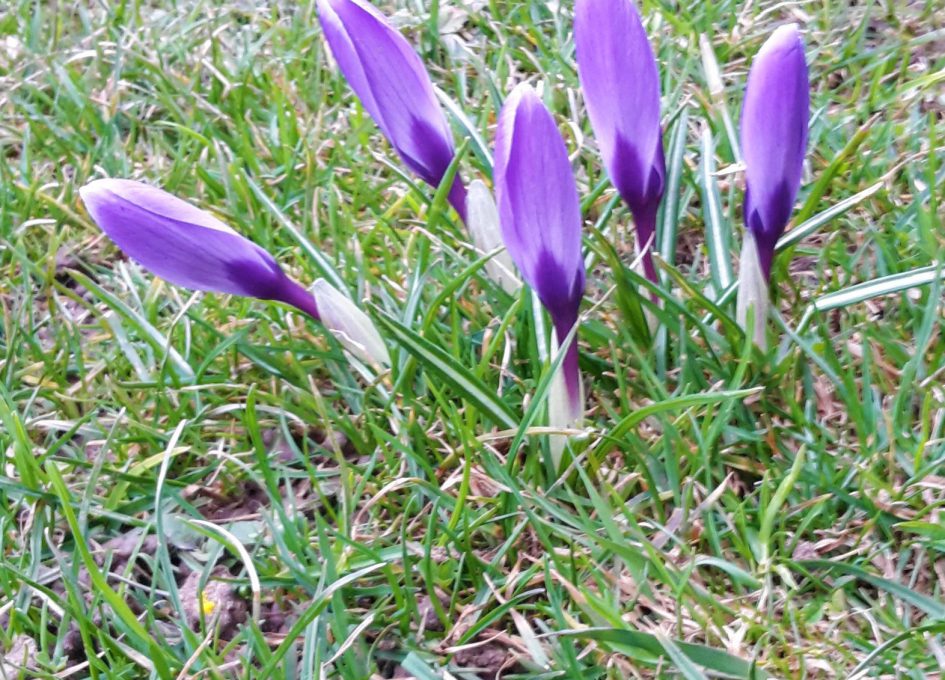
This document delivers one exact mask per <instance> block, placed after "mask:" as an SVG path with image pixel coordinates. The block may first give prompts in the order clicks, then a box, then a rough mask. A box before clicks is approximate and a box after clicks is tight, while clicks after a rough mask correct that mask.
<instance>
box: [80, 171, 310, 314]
mask: <svg viewBox="0 0 945 680" xmlns="http://www.w3.org/2000/svg"><path fill="white" fill-rule="evenodd" d="M79 194H80V195H81V197H82V201H83V202H84V203H85V207H86V209H87V210H88V211H89V214H90V215H91V216H92V219H93V220H94V221H95V223H96V224H98V226H99V227H100V228H101V229H102V231H104V232H105V233H106V234H107V235H108V237H109V238H111V239H112V240H113V241H114V242H115V243H116V244H117V245H118V247H119V248H121V249H122V250H123V251H124V252H125V253H126V254H127V255H128V256H129V257H131V258H132V259H133V260H135V261H137V262H138V263H139V264H141V265H142V266H143V267H144V268H145V269H147V270H148V271H150V272H152V273H154V274H156V275H157V276H160V277H161V278H163V279H165V280H167V281H169V282H170V283H173V284H175V285H177V286H182V287H184V288H191V289H194V290H204V291H213V292H217V293H230V294H232V295H242V296H245V297H254V298H259V299H260V300H276V301H279V302H284V303H286V304H289V305H292V306H293V307H296V308H298V309H300V310H301V311H303V312H305V313H306V314H308V315H309V316H311V317H313V318H315V319H318V318H319V313H318V307H317V306H316V304H315V298H313V297H312V296H311V295H310V294H309V293H308V292H307V291H306V290H305V289H304V288H303V287H302V286H300V285H299V284H298V283H296V282H295V281H293V280H292V279H290V278H289V277H288V276H286V275H285V273H284V272H283V271H282V269H281V268H280V267H279V265H278V264H277V263H276V261H275V260H274V259H273V258H272V256H271V255H270V254H269V253H267V252H266V251H265V250H263V249H262V248H260V247H259V246H258V245H256V244H255V243H253V242H252V241H250V240H249V239H247V238H244V237H243V236H240V235H239V234H237V233H236V232H235V231H233V230H232V229H231V228H230V227H228V226H227V225H225V224H224V223H223V222H221V221H220V220H218V219H217V218H216V217H214V216H213V215H211V214H210V213H208V212H205V211H203V210H200V209H199V208H196V207H194V206H192V205H191V204H189V203H187V202H185V201H182V200H181V199H179V198H177V197H175V196H172V195H171V194H169V193H167V192H166V191H163V190H161V189H157V188H155V187H152V186H149V185H147V184H143V183H141V182H135V181H132V180H127V179H99V180H95V181H94V182H90V183H89V184H86V185H85V186H84V187H82V188H81V189H80V190H79Z"/></svg>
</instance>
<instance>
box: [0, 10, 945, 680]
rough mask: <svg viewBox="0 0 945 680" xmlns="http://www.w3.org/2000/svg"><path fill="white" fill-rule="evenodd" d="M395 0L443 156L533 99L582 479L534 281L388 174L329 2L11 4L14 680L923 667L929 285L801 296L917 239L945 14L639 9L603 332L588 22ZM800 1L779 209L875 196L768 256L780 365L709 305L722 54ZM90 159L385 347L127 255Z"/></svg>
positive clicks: (944, 51)
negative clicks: (654, 273) (795, 82)
mask: <svg viewBox="0 0 945 680" xmlns="http://www.w3.org/2000/svg"><path fill="white" fill-rule="evenodd" d="M379 4H381V6H382V7H383V9H384V10H385V11H387V12H389V13H390V14H393V16H394V19H395V21H396V22H397V24H398V26H400V27H402V28H403V30H404V31H405V33H406V34H407V35H408V36H409V38H410V40H411V42H412V43H413V44H414V45H416V46H417V49H418V51H419V52H420V54H421V56H422V57H423V58H424V60H425V62H426V63H427V64H428V67H429V68H430V71H431V75H432V77H433V80H434V82H435V83H436V84H437V85H438V86H439V87H440V88H442V90H443V91H444V93H445V94H446V96H447V97H449V98H450V99H452V100H453V101H454V102H455V104H456V106H457V107H458V109H460V110H462V111H463V112H464V113H465V116H466V118H467V119H468V122H469V125H471V126H472V127H473V128H474V129H475V132H476V134H477V135H481V138H482V139H483V140H485V143H486V146H485V147H484V146H483V145H482V143H481V141H480V140H479V139H476V138H475V137H473V138H472V139H470V141H469V143H468V145H467V146H466V147H465V148H466V152H465V156H464V158H463V160H462V163H461V172H462V174H463V175H464V177H466V178H467V179H472V178H474V177H483V178H488V175H489V159H488V149H489V148H491V140H492V136H493V132H494V130H493V124H494V120H495V115H496V112H497V110H498V107H499V106H500V104H501V98H502V97H503V96H504V94H505V93H507V92H508V91H510V89H511V87H512V86H513V85H514V84H515V83H517V82H520V81H522V80H526V79H527V80H530V81H532V82H534V83H542V84H543V87H544V98H545V101H546V102H547V103H548V104H549V106H550V107H551V108H552V110H553V111H554V113H555V114H556V116H557V117H558V119H559V121H560V122H561V130H562V132H563V134H564V135H565V138H566V140H567V142H568V146H569V150H570V151H571V152H572V153H573V154H574V161H575V170H576V174H577V176H578V184H579V188H580V190H581V195H582V197H584V198H585V201H584V216H585V219H586V227H587V228H586V232H585V247H586V252H587V254H588V259H589V262H590V263H591V264H592V267H591V269H590V270H589V272H588V281H589V285H588V294H587V298H586V300H585V304H584V307H583V310H584V317H583V320H582V326H581V330H580V333H579V339H580V347H581V365H582V371H583V373H584V377H585V383H586V390H587V393H588V412H587V420H586V430H585V431H584V432H583V434H582V435H581V436H579V437H575V438H574V439H573V440H572V446H571V451H572V454H573V455H574V460H575V463H574V464H573V465H572V466H571V467H570V468H569V469H568V470H567V472H566V473H565V474H564V475H562V476H561V477H560V478H559V477H558V475H556V474H553V473H552V471H551V469H550V467H549V464H548V460H549V453H548V442H547V436H545V434H544V431H543V430H541V429H539V427H540V425H541V413H540V397H541V395H542V393H543V390H544V389H545V387H546V385H547V377H548V375H549V371H548V361H549V357H548V354H547V350H546V348H545V343H544V340H543V339H542V340H541V341H539V340H537V339H536V338H541V337H542V334H543V333H545V332H546V331H547V323H546V322H545V321H544V320H543V319H542V317H541V314H540V313H536V310H535V302H534V300H533V299H532V297H531V295H530V294H528V292H527V291H526V292H525V293H523V294H522V295H521V296H519V297H517V298H516V297H510V296H509V295H508V294H506V293H505V292H504V291H503V290H502V289H501V288H500V287H498V286H497V285H495V284H494V283H492V282H491V281H490V280H489V279H487V278H485V275H484V270H483V269H482V267H481V262H480V263H479V265H478V266H472V265H473V264H474V263H476V262H477V260H478V259H479V258H478V255H477V254H476V252H475V251H474V250H473V249H472V248H471V246H470V245H469V244H468V242H467V237H466V231H465V229H464V227H463V226H462V224H461V223H460V222H459V220H457V219H456V218H455V215H452V214H446V213H443V212H442V211H441V210H436V209H431V204H430V201H431V199H432V195H433V194H432V191H430V190H428V189H427V188H426V187H423V186H420V185H418V184H415V183H413V181H412V180H411V179H410V178H409V177H407V176H405V175H404V172H403V170H401V169H400V164H399V162H398V160H397V158H396V156H395V155H394V154H393V152H392V151H391V150H390V148H389V147H388V146H387V145H386V143H385V142H384V141H383V138H382V136H381V134H380V133H379V131H378V129H377V128H376V126H375V125H374V124H373V123H372V121H371V120H370V118H369V117H368V116H367V114H366V113H365V112H364V111H363V110H362V109H361V107H360V106H359V105H358V104H357V103H356V100H355V98H354V97H353V95H352V93H351V91H350V89H349V88H348V87H347V85H346V83H345V82H344V81H343V79H342V78H341V77H340V75H339V74H338V73H337V71H336V69H335V68H334V65H333V63H332V61H331V59H330V57H329V56H328V54H327V50H326V47H325V45H324V43H323V40H322V37H321V33H320V29H319V27H318V22H317V17H316V11H315V3H314V2H312V1H311V0H303V1H302V2H300V3H294V2H287V1H282V0H275V1H273V2H270V3H253V2H242V1H240V0H231V1H230V2H210V1H207V0H188V1H187V2H150V3H148V2H138V1H135V0H129V1H127V2H117V3H108V4H107V6H108V9H105V5H106V3H100V2H89V1H87V0H79V2H76V3H44V2H35V1H33V2H29V1H27V0H9V2H8V3H6V5H5V7H3V8H0V150H2V153H0V315H2V325H0V455H2V466H0V498H2V501H3V502H2V503H0V585H2V591H0V592H2V594H3V597H2V601H0V624H2V626H0V651H2V652H3V654H5V655H6V657H5V661H0V670H3V671H4V672H6V673H8V674H12V675H14V676H15V674H16V672H17V671H16V670H15V667H16V665H17V664H19V663H21V662H23V661H24V660H25V661H26V662H27V663H28V665H29V669H27V670H23V671H22V673H23V675H24V677H54V676H55V674H57V673H59V674H60V675H58V676H55V677H108V678H111V677H148V676H153V677H162V678H163V677H178V676H180V677H232V676H246V677H291V678H296V677H298V678H321V677H330V678H344V679H345V680H355V679H357V680H362V679H367V678H373V677H411V676H413V677H417V678H435V677H456V678H479V677H482V678H486V677H488V678H492V677H495V676H496V674H497V673H499V672H500V671H501V673H502V677H505V678H516V677H519V678H524V677H529V678H542V677H547V678H552V677H555V678H569V679H570V678H575V679H577V678H582V679H583V678H614V679H616V678H628V677H686V678H698V677H703V674H704V673H706V674H709V675H712V674H713V672H712V668H714V669H715V670H716V671H718V670H719V669H721V668H728V669H729V670H730V672H731V673H733V674H735V675H740V676H741V677H749V676H751V675H752V674H754V677H765V674H767V675H768V676H770V677H785V678H803V677H851V676H853V675H856V674H859V676H858V677H879V676H883V677H910V678H921V677H927V676H931V675H934V674H936V673H938V672H939V669H940V668H941V667H942V665H943V664H945V642H943V633H945V600H943V588H945V560H943V559H942V555H943V551H945V525H943V524H942V522H941V520H940V512H941V511H942V508H943V506H945V437H943V427H945V392H943V388H942V376H943V375H945V344H943V342H942V341H941V338H940V333H941V330H940V325H941V322H942V317H943V309H942V304H941V301H942V293H943V290H942V285H941V284H939V283H933V284H931V285H928V286H925V287H922V288H913V289H910V290H908V291H905V292H900V293H895V294H892V295H886V296H883V297H878V298H872V299H869V300H866V301H857V302H853V303H844V304H842V305H841V306H838V307H836V308H831V309H828V310H826V311H819V310H817V309H816V308H815V306H814V305H815V301H816V300H818V298H821V297H822V296H824V295H826V294H828V293H831V292H834V291H838V290H842V289H845V288H847V287H849V286H852V285H854V284H858V283H861V282H865V281H870V280H872V279H875V278H878V277H882V276H888V275H892V274H896V273H900V272H904V271H908V270H910V269H914V268H918V267H923V266H927V265H936V264H938V263H941V262H942V255H943V247H945V232H943V229H942V227H943V218H945V210H943V205H945V188H943V187H945V162H943V161H945V145H943V140H945V122H943V121H945V95H943V92H945V9H943V8H942V6H941V3H939V2H935V1H933V0H928V1H927V2H924V3H923V2H907V1H906V0H889V1H888V2H855V3H836V2H805V3H772V2H762V3H740V2H731V1H722V2H718V3H708V2H701V1H697V0H687V1H685V2H679V3H670V2H666V1H663V2H655V1H654V2H647V1H645V2H643V3H642V4H641V9H642V12H643V14H644V16H645V17H646V21H647V27H648V30H649V32H650V34H651V36H652V38H653V42H654V47H655V50H656V52H657V56H658V59H659V62H660V64H661V74H662V79H663V95H664V100H663V111H664V123H665V130H666V132H665V140H666V148H667V160H668V175H669V179H670V187H671V189H670V191H668V192H667V197H666V201H665V202H664V208H663V221H662V222H661V227H662V231H661V234H660V237H661V240H660V248H661V252H662V255H663V260H664V262H665V266H664V267H663V273H664V281H665V283H666V285H665V290H666V293H665V294H664V297H665V298H666V299H665V302H664V305H663V309H662V310H658V309H655V310H651V312H652V314H653V315H654V316H655V317H656V318H657V319H658V320H659V321H660V325H661V330H659V331H658V332H657V333H656V334H655V335H654V337H653V338H647V337H646V332H645V330H644V328H642V327H641V326H640V325H639V324H637V325H634V324H633V323H631V322H630V321H629V320H628V317H627V316H626V315H625V314H624V313H623V312H624V311H630V312H632V307H633V304H634V303H635V302H638V299H637V297H636V294H635V290H636V287H637V286H638V285H641V284H642V279H641V278H640V277H639V276H637V275H636V274H635V273H633V271H632V270H630V269H627V268H626V265H627V264H629V263H630V262H631V260H632V258H633V255H632V245H631V244H632V242H633V241H632V236H633V234H632V228H631V226H630V218H629V213H628V211H627V210H626V209H625V207H624V206H623V205H622V204H621V203H620V202H619V201H618V200H617V198H616V194H615V192H614V190H613V189H612V188H611V186H610V185H609V183H607V182H606V177H605V175H604V174H603V170H602V166H601V163H600V160H599V156H598V154H597V152H596V148H595V146H594V141H593V135H592V134H591V132H590V128H589V124H588V121H587V117H586V115H585V113H584V108H583V102H582V99H581V96H580V91H579V89H578V87H577V75H576V71H575V64H574V47H573V43H572V41H571V16H570V12H571V10H570V3H546V2H543V1H541V0H533V1H531V2H518V1H516V2H498V1H497V0H490V2H482V1H476V2H473V1H469V2H463V3H460V2H456V3H438V2H434V3H429V2H420V1H419V0H397V2H387V1H385V2H384V3H379ZM788 19H790V20H794V21H798V22H800V23H801V26H802V28H803V29H804V32H805V40H806V42H807V54H808V61H809V63H810V67H811V82H812V86H813V92H812V122H811V134H810V140H811V141H810V153H809V168H808V171H807V173H806V176H805V182H804V186H803V187H802V191H801V197H800V200H799V203H798V211H797V213H796V218H795V224H800V223H802V222H804V221H805V220H807V219H809V218H816V217H817V216H819V215H822V214H823V213H824V212H825V211H827V210H829V209H830V208H831V207H832V206H835V205H837V204H838V203H840V202H841V201H844V200H845V199H848V198H850V197H852V196H855V195H856V194H858V193H859V192H861V191H864V190H867V189H869V188H870V187H874V186H876V185H878V187H877V188H876V189H875V191H874V192H873V193H870V194H869V195H867V196H865V197H863V198H862V199H861V200H857V201H855V204H854V205H853V206H852V207H851V208H850V209H849V210H848V211H846V212H844V213H843V214H841V215H839V216H836V217H834V218H833V219H830V220H827V221H824V223H823V224H820V225H819V226H817V227H816V228H815V229H812V231H811V234H810V235H809V236H807V237H806V238H804V239H802V240H800V241H799V242H797V243H794V244H791V245H790V246H789V247H787V248H785V249H784V250H782V253H781V255H780V256H779V258H778V259H777V260H776V262H775V267H774V271H775V274H774V275H775V278H776V284H775V286H774V290H773V295H774V299H775V304H774V307H775V317H776V322H775V323H773V329H775V330H774V331H772V332H776V333H777V334H778V336H779V337H780V338H781V339H780V342H777V343H775V346H774V347H773V349H772V350H771V352H770V353H769V354H768V355H762V354H761V353H759V352H758V351H757V350H753V349H752V347H750V346H748V345H746V343H745V341H744V337H743V336H742V335H741V333H740V332H739V331H738V330H737V329H736V328H735V327H734V326H733V323H732V322H731V318H732V317H733V316H734V308H735V305H734V297H732V296H731V295H729V296H727V297H726V296H724V295H723V293H724V291H725V289H726V288H727V287H728V286H729V285H730V283H731V280H732V274H733V272H736V271H737V268H735V266H734V263H735V255H736V254H737V252H738V247H739V244H740V240H741V223H740V216H741V212H740V207H741V197H742V187H741V175H740V174H739V173H738V172H737V167H738V166H737V157H738V150H737V134H736V127H735V126H736V125H737V118H738V111H739V107H740V102H741V96H742V88H743V87H744V83H745V77H746V72H747V65H748V64H749V63H750V59H751V57H752V56H753V55H754V54H755V52H756V51H757V49H758V47H759V46H760V45H761V43H762V41H763V40H764V38H765V37H766V36H767V35H768V34H769V33H770V31H771V30H772V29H773V27H775V26H776V25H778V24H779V23H780V22H783V21H784V20H788ZM701 36H705V40H704V44H705V46H706V47H707V48H708V49H700V37H701ZM710 53H711V55H713V56H714V59H715V60H716V61H717V63H718V65H719V68H720V69H721V85H722V86H723V87H722V88H721V89H719V88H716V87H713V86H712V80H711V78H707V75H706V74H707V72H708V73H710V74H711V71H712V68H711V63H712V58H711V57H710V56H709V55H710ZM454 123H456V125H455V127H454V129H455V130H456V132H457V139H458V140H462V139H463V138H464V137H466V136H467V135H466V133H465V132H464V124H463V123H462V122H460V121H458V120H454ZM100 176H123V177H131V178H135V179H141V180H144V181H147V182H150V183H155V184H158V185H160V186H162V187H164V188H165V189H167V190H168V191H171V192H174V193H176V194H178V195H180V196H182V197H185V198H187V199H189V200H192V201H193V202H195V203H196V204H198V205H200V206H201V207H204V208H208V209H212V210H213V211H214V212H215V213H217V214H218V215H219V216H220V217H221V218H222V219H224V220H225V221H227V222H228V223H229V224H231V225H232V226H233V227H234V228H236V229H237V230H239V231H240V232H242V233H243V234H245V235H247V236H248V237H249V238H252V239H253V240H254V241H256V242H257V243H259V244H260V245H262V246H263V247H265V248H267V249H269V250H270V251H271V252H273V253H274V254H275V255H276V256H277V259H279V260H280V262H282V263H284V264H285V267H286V269H287V270H288V271H290V272H291V273H292V275H293V276H295V277H296V278H297V279H299V280H300V281H303V282H311V281H313V280H314V279H315V278H317V277H319V276H324V277H326V278H329V280H331V281H334V282H336V283H338V284H339V285H342V286H345V287H347V289H348V290H349V291H350V292H351V293H352V295H353V296H355V297H356V298H357V299H360V300H370V302H369V303H367V304H366V308H367V309H368V310H369V311H370V313H371V314H372V315H373V316H374V317H375V319H376V320H377V322H378V325H379V327H380V328H381V331H382V333H383V334H384V335H385V336H386V337H387V338H388V340H389V341H390V348H391V350H392V356H393V360H394V364H395V366H394V368H393V370H392V371H391V372H390V373H389V374H387V375H383V376H381V377H375V376H373V375H372V374H371V373H370V372H366V373H359V372H357V371H354V370H352V367H351V365H350V364H349V362H348V360H347V359H346V357H345V355H344V353H343V351H342V349H341V347H340V345H338V344H337V343H336V342H335V341H334V340H332V339H330V338H329V337H328V336H327V335H326V334H325V333H324V332H323V330H322V329H321V328H319V327H318V326H317V325H315V324H314V323H311V322H309V321H307V320H306V319H304V318H302V317H301V316H299V315H298V314H296V313H294V312H293V311H291V310H289V309H287V308H283V307H281V306H279V305H276V304H267V303H261V302H257V301H249V300H245V299H239V298H232V297H226V296H218V295H209V294H193V293H191V292H189V291H185V290H181V289H177V288H174V287H173V286H170V285H168V284H165V283H164V282H162V281H160V280H156V279H155V278H154V277H152V276H150V275H149V274H147V273H146V272H144V271H143V270H141V269H140V268H138V267H137V266H136V265H134V264H133V263H130V262H128V261H126V260H124V259H123V258H122V256H121V255H120V253H119V252H118V251H117V250H116V248H115V247H114V246H113V245H112V244H111V243H110V242H109V241H108V240H107V239H106V238H104V237H103V236H102V234H101V232H99V231H98V229H97V228H96V227H95V226H94V225H93V224H92V222H91V221H90V219H89V217H88V216H87V214H86V213H85V211H84V209H83V207H82V205H81V202H80V200H79V197H78V192H77V189H78V187H80V186H82V185H83V184H84V183H85V182H87V181H89V180H90V179H93V178H95V177H100ZM821 221H823V220H821ZM933 278H934V277H933ZM720 298H721V299H722V301H721V302H718V301H719V299H720ZM717 302H718V304H716V303H717ZM643 304H644V305H648V299H647V298H646V296H644V299H643ZM627 305H629V307H630V308H631V309H630V310H625V306H627ZM553 358H554V357H550V359H553ZM474 388H477V389H478V390H479V391H478V392H477V390H476V389H474ZM497 395H498V396H497ZM201 592H202V593H203V595H202V596H201V595H199V593H201ZM589 629H590V630H589ZM707 648H711V649H707ZM738 659H741V660H743V661H744V663H741V664H740V663H738ZM707 667H708V670H707ZM477 669H478V670H477ZM447 673H449V674H451V675H447Z"/></svg>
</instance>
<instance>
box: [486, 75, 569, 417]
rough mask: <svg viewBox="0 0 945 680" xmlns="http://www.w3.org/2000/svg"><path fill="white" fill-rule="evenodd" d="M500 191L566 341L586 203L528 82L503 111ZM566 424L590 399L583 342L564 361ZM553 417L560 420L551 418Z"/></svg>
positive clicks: (530, 272)
mask: <svg viewBox="0 0 945 680" xmlns="http://www.w3.org/2000/svg"><path fill="white" fill-rule="evenodd" d="M494 175H495V190H496V202H497V203H498V207H499V223H500V225H501V230H502V238H503V240H504V241H505V246H506V248H507V249H508V252H509V255H511V256H512V260H513V261H514V262H515V264H516V266H517V267H518V269H519V271H520V272H521V273H522V277H523V278H524V279H525V281H526V282H528V285H529V286H531V287H532V289H534V290H535V292H536V293H537V294H538V297H539V299H540V300H541V303H542V304H543V305H544V306H545V308H546V309H547V310H548V313H549V314H550V316H551V320H552V322H553V324H554V328H555V335H556V338H557V340H558V343H559V344H560V343H562V342H563V341H564V339H565V338H566V337H567V335H568V333H570V332H571V328H572V327H573V326H574V324H575V323H576V322H577V318H578V308H579V306H580V304H581V298H582V296H583V295H584V260H583V258H582V255H581V209H580V205H579V202H578V194H577V186H576V185H575V182H574V175H573V173H572V171H571V164H570V162H569V161H568V152H567V149H566V148H565V145H564V140H563V139H562V138H561V134H560V133H559V132H558V128H557V126H556V125H555V122H554V119H552V117H551V114H550V113H549V112H548V110H547V109H546V108H545V106H544V104H542V102H541V99H539V97H538V95H537V94H535V91H534V90H533V89H532V88H531V87H529V86H528V85H525V84H522V85H519V86H518V87H516V88H515V90H513V92H512V94H510V95H509V97H508V99H506V100H505V104H504V105H503V107H502V112H501V113H500V114H499V122H498V130H497V132H496V142H495V173H494ZM562 375H563V378H564V386H563V387H564V394H563V395H560V396H562V397H563V398H564V404H565V408H563V409H556V407H555V403H554V399H555V398H556V396H557V395H556V393H555V391H554V390H553V391H552V392H551V394H550V395H549V397H550V399H551V400H552V404H551V405H550V410H551V411H552V412H553V413H554V412H555V411H556V410H557V411H558V413H560V414H563V415H564V416H565V421H564V422H552V424H553V425H566V424H569V423H572V422H575V421H579V420H580V418H581V414H582V412H583V408H584V404H583V398H582V394H581V376H580V373H579V370H578V350H577V343H576V342H574V341H572V342H571V344H570V345H569V346H568V348H567V350H566V353H565V356H564V360H563V364H562ZM551 419H552V421H554V420H555V419H556V417H555V415H552V416H551Z"/></svg>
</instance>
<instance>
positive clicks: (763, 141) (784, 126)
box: [741, 24, 810, 274]
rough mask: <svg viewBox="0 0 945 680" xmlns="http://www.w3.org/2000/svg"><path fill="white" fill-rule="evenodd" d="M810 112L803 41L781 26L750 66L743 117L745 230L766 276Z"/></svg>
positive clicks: (793, 190) (794, 185)
mask: <svg viewBox="0 0 945 680" xmlns="http://www.w3.org/2000/svg"><path fill="white" fill-rule="evenodd" d="M809 109H810V85H809V83H808V76H807V63H806V62H805V61H804V43H803V42H802V40H801V36H800V34H799V33H798V30H797V26H796V25H794V24H790V25H786V26H781V27H780V28H778V29H777V30H776V31H775V32H774V33H773V34H772V35H771V37H770V38H768V40H767V42H765V44H764V45H763V46H762V47H761V50H760V51H759V52H758V56H757V57H755V61H754V63H752V65H751V70H750V71H749V73H748V85H747V87H746V89H745V101H744V104H743V106H742V117H741V143H742V155H743V156H744V159H745V181H746V191H745V226H746V227H747V228H748V229H750V230H751V231H752V233H754V234H755V238H756V239H757V242H758V252H759V256H760V257H761V259H762V265H763V268H764V269H765V273H766V274H767V273H768V271H769V268H770V263H771V256H772V254H773V252H774V246H775V243H776V242H777V240H778V238H779V237H780V236H781V234H782V233H783V232H784V229H785V227H786V226H787V223H788V220H790V218H791V211H792V210H793V208H794V201H795V200H796V199H797V192H798V189H799V188H800V185H801V172H802V169H803V166H804V154H805V152H806V150H807V124H808V116H809Z"/></svg>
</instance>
